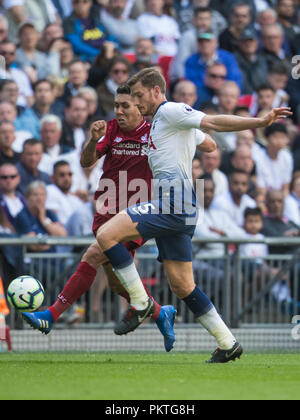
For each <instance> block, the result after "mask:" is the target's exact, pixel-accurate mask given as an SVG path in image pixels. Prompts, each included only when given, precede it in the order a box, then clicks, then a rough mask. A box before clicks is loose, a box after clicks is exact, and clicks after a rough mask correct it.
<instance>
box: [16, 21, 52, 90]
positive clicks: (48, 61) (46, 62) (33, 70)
mask: <svg viewBox="0 0 300 420" xmlns="http://www.w3.org/2000/svg"><path fill="white" fill-rule="evenodd" d="M38 40H39V32H38V31H37V29H36V27H35V26H34V24H33V23H31V22H25V23H23V24H22V25H21V27H20V29H19V42H20V47H19V48H18V49H17V55H16V57H17V60H16V61H17V64H18V66H19V67H20V68H22V69H23V70H24V71H25V73H26V74H27V75H28V77H29V79H30V80H31V83H35V82H37V81H38V80H39V79H44V78H46V77H47V76H49V75H58V74H59V69H60V64H59V62H60V57H59V54H58V53H57V52H52V53H50V54H48V55H47V54H45V53H42V52H40V51H38V50H37V44H38Z"/></svg>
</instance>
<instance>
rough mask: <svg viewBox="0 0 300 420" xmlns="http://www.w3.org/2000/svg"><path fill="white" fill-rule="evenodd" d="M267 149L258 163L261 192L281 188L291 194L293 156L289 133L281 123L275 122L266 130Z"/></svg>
mask: <svg viewBox="0 0 300 420" xmlns="http://www.w3.org/2000/svg"><path fill="white" fill-rule="evenodd" d="M265 137H266V139H267V149H266V150H265V153H264V155H263V156H262V157H261V159H259V160H258V161H257V163H256V166H257V185H258V188H259V191H260V192H263V193H266V192H267V191H268V190H281V191H283V192H284V194H285V196H287V195H288V194H289V185H290V182H291V180H292V173H293V167H294V164H293V158H292V155H291V153H290V152H289V151H288V150H285V149H286V147H287V145H288V141H289V139H288V134H287V129H286V127H285V126H284V125H283V124H281V123H274V124H272V125H271V126H270V127H267V128H266V130H265Z"/></svg>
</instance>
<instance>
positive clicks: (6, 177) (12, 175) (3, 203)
mask: <svg viewBox="0 0 300 420" xmlns="http://www.w3.org/2000/svg"><path fill="white" fill-rule="evenodd" d="M20 182H21V178H20V174H19V171H18V169H17V168H16V166H15V165H13V164H11V163H4V164H2V165H0V208H1V211H2V213H3V214H4V215H5V218H6V220H7V221H8V222H9V223H10V225H11V226H13V227H15V218H16V217H17V215H18V214H19V213H20V212H21V211H22V210H23V208H24V205H25V200H24V198H23V196H22V195H21V194H20V193H18V192H17V188H18V186H19V184H20Z"/></svg>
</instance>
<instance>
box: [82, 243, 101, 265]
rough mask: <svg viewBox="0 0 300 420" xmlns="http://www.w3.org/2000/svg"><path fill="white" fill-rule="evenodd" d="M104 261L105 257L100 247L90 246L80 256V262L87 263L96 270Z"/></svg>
mask: <svg viewBox="0 0 300 420" xmlns="http://www.w3.org/2000/svg"><path fill="white" fill-rule="evenodd" d="M105 261H106V257H105V256H104V255H103V253H102V251H101V249H100V247H98V246H97V247H96V246H90V247H89V249H88V250H87V251H86V253H85V254H84V255H83V257H82V262H86V263H88V264H89V265H90V266H91V267H93V268H95V269H96V270H97V269H98V268H99V267H101V265H102V264H103V263H104V262H105Z"/></svg>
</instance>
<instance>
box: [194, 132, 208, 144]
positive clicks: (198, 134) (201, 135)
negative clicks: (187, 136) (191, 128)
mask: <svg viewBox="0 0 300 420" xmlns="http://www.w3.org/2000/svg"><path fill="white" fill-rule="evenodd" d="M205 139H206V134H205V133H203V131H201V130H196V145H197V146H200V144H202V143H203V142H204V140H205Z"/></svg>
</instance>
